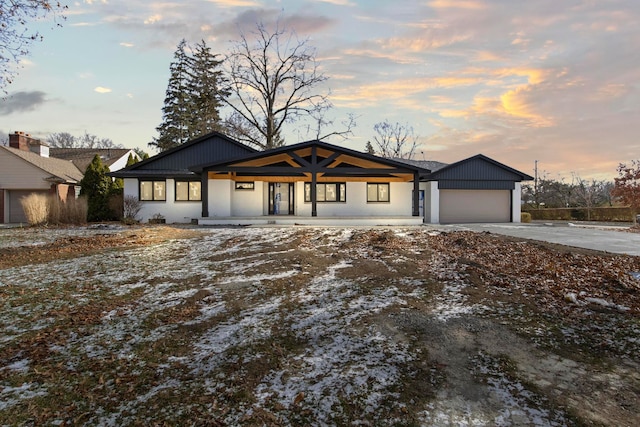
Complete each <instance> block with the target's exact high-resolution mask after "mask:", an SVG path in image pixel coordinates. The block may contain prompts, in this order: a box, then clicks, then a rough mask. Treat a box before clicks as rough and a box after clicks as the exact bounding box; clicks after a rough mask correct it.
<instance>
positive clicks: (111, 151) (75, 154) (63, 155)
mask: <svg viewBox="0 0 640 427" xmlns="http://www.w3.org/2000/svg"><path fill="white" fill-rule="evenodd" d="M130 151H131V150H130V149H128V148H49V155H50V156H51V157H55V158H58V159H63V160H70V161H72V162H73V164H74V165H76V166H77V167H78V169H80V170H81V171H86V170H87V166H89V164H90V163H91V161H92V160H93V158H94V157H95V156H96V155H98V156H100V160H102V163H103V164H104V165H106V166H109V167H110V166H111V165H112V164H113V163H115V162H117V161H118V160H119V159H121V158H122V157H123V156H126V155H128V154H129V152H130Z"/></svg>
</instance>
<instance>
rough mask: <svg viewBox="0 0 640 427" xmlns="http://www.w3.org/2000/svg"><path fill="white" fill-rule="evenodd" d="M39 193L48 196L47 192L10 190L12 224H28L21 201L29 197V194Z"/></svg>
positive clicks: (10, 219)
mask: <svg viewBox="0 0 640 427" xmlns="http://www.w3.org/2000/svg"><path fill="white" fill-rule="evenodd" d="M33 193H38V194H43V195H45V196H46V195H48V194H49V191H47V190H44V191H43V190H10V191H9V197H8V199H9V222H10V223H26V222H27V217H26V216H25V214H24V210H23V209H22V204H21V203H20V199H22V198H23V197H26V196H28V195H29V194H33Z"/></svg>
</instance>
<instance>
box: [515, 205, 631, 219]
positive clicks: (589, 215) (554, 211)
mask: <svg viewBox="0 0 640 427" xmlns="http://www.w3.org/2000/svg"><path fill="white" fill-rule="evenodd" d="M522 211H523V212H528V213H530V214H531V218H532V219H534V220H547V221H552V220H565V221H572V220H573V221H587V220H590V221H606V222H632V221H633V211H632V210H631V208H630V207H603V208H591V209H587V208H544V209H526V208H523V209H522ZM588 211H590V212H588Z"/></svg>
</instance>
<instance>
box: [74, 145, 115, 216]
mask: <svg viewBox="0 0 640 427" xmlns="http://www.w3.org/2000/svg"><path fill="white" fill-rule="evenodd" d="M107 172H109V167H108V166H106V165H105V164H103V163H102V160H100V156H98V155H97V154H96V155H95V156H94V158H93V160H92V161H91V163H90V164H89V166H87V170H86V171H85V173H84V178H82V181H80V195H81V196H86V197H87V204H88V211H87V221H105V220H111V219H113V217H114V213H113V212H112V211H111V208H110V207H109V196H110V195H111V194H112V193H113V192H114V190H116V189H114V183H113V180H112V179H111V178H110V177H108V176H107ZM116 191H117V190H116Z"/></svg>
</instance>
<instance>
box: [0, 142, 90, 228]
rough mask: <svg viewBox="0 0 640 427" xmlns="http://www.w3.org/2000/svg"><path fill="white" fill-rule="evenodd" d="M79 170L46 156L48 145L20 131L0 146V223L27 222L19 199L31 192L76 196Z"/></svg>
mask: <svg viewBox="0 0 640 427" xmlns="http://www.w3.org/2000/svg"><path fill="white" fill-rule="evenodd" d="M80 180H82V172H80V170H79V169H78V168H77V167H76V166H75V165H74V164H73V163H71V162H69V161H66V160H61V159H55V158H51V157H49V147H48V146H47V145H46V144H44V143H42V142H41V141H40V140H38V139H35V138H32V137H31V136H30V135H28V134H25V133H23V132H16V133H14V134H11V135H9V146H8V147H4V146H0V223H26V222H27V219H26V217H25V215H24V211H23V210H22V205H21V204H20V199H21V198H22V197H24V196H27V195H29V194H31V193H39V194H56V195H57V196H58V197H59V198H60V199H61V200H66V198H67V197H76V194H77V191H79V185H80Z"/></svg>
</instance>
